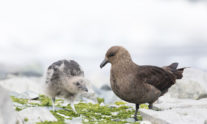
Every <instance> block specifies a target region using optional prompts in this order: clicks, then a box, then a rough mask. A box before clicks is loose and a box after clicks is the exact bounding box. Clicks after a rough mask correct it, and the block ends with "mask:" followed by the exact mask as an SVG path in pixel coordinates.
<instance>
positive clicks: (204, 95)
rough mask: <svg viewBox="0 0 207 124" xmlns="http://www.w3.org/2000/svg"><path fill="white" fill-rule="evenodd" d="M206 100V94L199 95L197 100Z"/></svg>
mask: <svg viewBox="0 0 207 124" xmlns="http://www.w3.org/2000/svg"><path fill="white" fill-rule="evenodd" d="M203 98H207V94H201V95H199V96H198V98H197V100H199V99H203Z"/></svg>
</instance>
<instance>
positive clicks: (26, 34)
mask: <svg viewBox="0 0 207 124" xmlns="http://www.w3.org/2000/svg"><path fill="white" fill-rule="evenodd" d="M112 45H121V46H124V47H125V48H127V49H128V50H129V52H130V53H131V55H132V57H133V60H134V61H135V62H136V63H137V64H140V65H146V64H151V65H157V66H164V65H169V64H170V63H172V62H179V63H180V66H185V67H192V68H198V69H201V70H204V71H206V70H207V1H206V0H143V1H138V0H104V1H101V0H87V1H86V0H74V1H70V0H58V1H55V0H35V1H31V0H18V1H16V0H7V1H0V78H1V79H5V78H7V77H8V75H9V74H13V75H23V76H37V77H41V76H42V75H43V74H44V73H45V71H46V69H47V67H48V66H49V65H50V64H52V63H53V62H55V61H57V60H59V59H74V60H76V61H77V62H78V63H79V64H80V65H81V66H82V68H83V70H84V71H85V75H86V77H88V78H89V80H91V81H92V82H93V83H94V84H95V85H97V86H99V85H101V84H102V83H108V82H109V71H110V65H107V67H106V68H103V69H100V68H99V65H100V63H101V61H102V60H103V59H104V56H105V52H106V51H107V49H108V48H110V47H111V46H112Z"/></svg>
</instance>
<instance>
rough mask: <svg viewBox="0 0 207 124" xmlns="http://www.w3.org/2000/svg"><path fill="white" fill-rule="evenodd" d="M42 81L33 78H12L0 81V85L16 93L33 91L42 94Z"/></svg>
mask: <svg viewBox="0 0 207 124" xmlns="http://www.w3.org/2000/svg"><path fill="white" fill-rule="evenodd" d="M41 82H42V79H41V78H34V77H12V78H9V79H6V80H0V85H1V86H2V87H4V88H5V89H7V90H9V91H13V92H17V93H20V94H21V93H23V92H25V91H33V92H36V93H40V94H43V89H42V84H41Z"/></svg>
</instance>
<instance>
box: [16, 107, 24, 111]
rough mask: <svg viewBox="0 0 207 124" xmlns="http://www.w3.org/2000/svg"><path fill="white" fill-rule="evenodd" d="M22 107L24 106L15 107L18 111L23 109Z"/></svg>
mask: <svg viewBox="0 0 207 124" xmlns="http://www.w3.org/2000/svg"><path fill="white" fill-rule="evenodd" d="M22 109H23V108H20V107H16V108H15V110H16V111H21V110H22Z"/></svg>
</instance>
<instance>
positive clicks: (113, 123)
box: [12, 95, 148, 124]
mask: <svg viewBox="0 0 207 124" xmlns="http://www.w3.org/2000/svg"><path fill="white" fill-rule="evenodd" d="M12 100H13V101H14V102H17V103H20V104H24V108H25V107H31V106H52V101H51V99H50V98H49V97H47V96H45V95H40V96H39V99H38V101H39V102H38V101H29V102H28V99H19V98H15V97H12ZM97 101H98V104H92V103H81V102H80V103H78V104H75V108H76V111H77V113H75V112H74V111H73V110H72V108H71V106H70V105H67V106H62V103H63V102H64V101H63V100H62V99H57V100H56V106H58V107H60V108H63V109H62V110H57V111H55V112H53V111H50V112H51V113H52V114H53V115H54V116H55V117H56V119H57V122H51V121H45V122H39V123H38V124H64V123H65V120H66V119H67V120H68V119H70V120H71V119H73V118H76V117H80V116H81V117H82V123H83V124H109V123H110V124H125V123H128V122H127V119H128V118H132V117H134V112H135V110H134V108H133V107H131V106H127V103H126V102H123V101H117V102H115V103H114V104H115V105H116V106H109V105H104V106H103V105H101V103H103V102H104V99H103V98H97ZM32 102H33V103H32ZM140 108H148V106H147V105H145V104H142V105H140ZM22 109H23V108H21V107H16V110H17V111H21V110H22ZM138 119H139V120H142V117H141V116H140V114H138ZM134 124H135V123H134ZM136 124H137V123H136Z"/></svg>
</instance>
